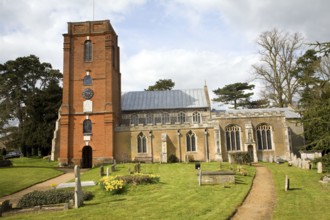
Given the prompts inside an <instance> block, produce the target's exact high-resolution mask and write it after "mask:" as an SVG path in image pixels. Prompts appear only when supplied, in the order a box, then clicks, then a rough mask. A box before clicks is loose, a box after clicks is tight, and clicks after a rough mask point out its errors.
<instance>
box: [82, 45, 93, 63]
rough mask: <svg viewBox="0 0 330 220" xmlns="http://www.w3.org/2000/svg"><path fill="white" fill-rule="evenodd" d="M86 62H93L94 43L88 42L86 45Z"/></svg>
mask: <svg viewBox="0 0 330 220" xmlns="http://www.w3.org/2000/svg"><path fill="white" fill-rule="evenodd" d="M84 61H85V62H91V61H92V42H91V41H90V40H86V41H85V44H84Z"/></svg>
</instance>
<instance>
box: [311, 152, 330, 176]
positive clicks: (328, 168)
mask: <svg viewBox="0 0 330 220" xmlns="http://www.w3.org/2000/svg"><path fill="white" fill-rule="evenodd" d="M313 162H314V163H315V164H316V163H317V162H322V167H323V171H325V172H327V173H330V154H326V155H324V156H323V157H319V158H316V159H315V160H313Z"/></svg>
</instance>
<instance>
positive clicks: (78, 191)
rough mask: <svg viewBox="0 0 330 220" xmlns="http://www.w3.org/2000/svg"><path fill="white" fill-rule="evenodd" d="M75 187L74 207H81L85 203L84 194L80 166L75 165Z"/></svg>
mask: <svg viewBox="0 0 330 220" xmlns="http://www.w3.org/2000/svg"><path fill="white" fill-rule="evenodd" d="M74 176H75V189H74V207H75V208H79V207H80V206H81V205H82V204H83V195H82V190H81V182H80V167H79V166H78V165H75V166H74Z"/></svg>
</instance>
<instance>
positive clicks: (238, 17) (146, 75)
mask: <svg viewBox="0 0 330 220" xmlns="http://www.w3.org/2000/svg"><path fill="white" fill-rule="evenodd" d="M329 8H330V1H327V0H315V1H310V0H290V1H288V0H277V1H273V0H262V1H261V0H235V1H233V0H221V1H219V0H202V1H201V0H189V1H187V0H171V1H167V0H166V1H165V0H162V1H147V0H111V1H110V0H94V19H95V20H104V19H109V20H111V23H112V25H113V26H114V28H115V30H116V32H117V34H118V36H119V43H120V46H121V72H122V78H123V80H122V88H123V90H125V91H128V90H143V89H145V88H147V87H148V86H149V85H152V84H154V83H155V82H156V81H157V80H158V79H164V78H171V79H172V80H174V82H175V83H176V86H175V88H177V89H179V88H199V87H202V86H204V81H206V83H207V85H208V86H209V90H210V95H212V92H211V91H212V90H214V89H216V88H218V87H222V86H224V85H226V84H230V83H235V82H242V81H249V82H250V81H251V77H252V76H251V74H250V71H251V65H252V64H254V63H257V62H258V59H257V56H256V54H255V53H256V51H257V48H256V43H255V40H256V39H257V38H258V36H259V34H260V33H261V32H262V31H266V30H271V29H273V28H274V27H276V28H278V29H279V30H284V31H289V32H291V33H293V32H302V34H303V35H304V36H306V39H307V40H308V41H310V42H314V41H316V40H318V41H321V42H322V41H329V36H330V33H329V29H328V27H329V21H330V13H328V11H329ZM92 19H93V0H69V1H68V0H47V1H40V0H29V1H26V0H0V51H1V55H2V56H1V57H0V63H4V62H6V61H7V60H11V59H15V58H17V57H19V56H28V55H30V54H35V55H36V56H39V57H40V59H41V61H42V62H50V63H51V64H52V65H53V67H54V68H58V69H60V70H62V62H63V49H62V48H63V36H62V34H63V33H66V31H67V24H66V23H67V22H75V21H86V20H92Z"/></svg>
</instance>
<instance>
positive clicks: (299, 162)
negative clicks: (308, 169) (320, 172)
mask: <svg viewBox="0 0 330 220" xmlns="http://www.w3.org/2000/svg"><path fill="white" fill-rule="evenodd" d="M297 167H298V168H301V159H300V158H298V159H297Z"/></svg>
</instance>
